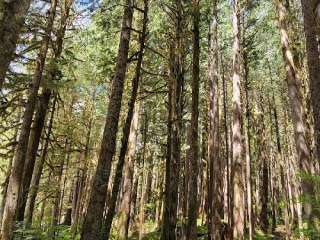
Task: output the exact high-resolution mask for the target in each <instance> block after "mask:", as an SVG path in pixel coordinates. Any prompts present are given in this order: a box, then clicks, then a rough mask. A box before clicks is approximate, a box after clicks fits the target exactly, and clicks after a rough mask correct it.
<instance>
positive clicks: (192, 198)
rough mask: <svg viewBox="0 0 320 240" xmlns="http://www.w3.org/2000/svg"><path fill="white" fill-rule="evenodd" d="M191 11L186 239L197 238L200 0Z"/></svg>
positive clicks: (196, 0)
mask: <svg viewBox="0 0 320 240" xmlns="http://www.w3.org/2000/svg"><path fill="white" fill-rule="evenodd" d="M192 11H193V62H192V115H191V128H190V132H191V133H190V136H191V140H190V142H191V144H190V157H189V161H190V162H189V166H190V170H191V171H190V175H189V176H190V183H189V197H188V202H189V204H188V207H189V209H188V227H187V239H191V240H192V239H197V216H198V196H197V193H198V172H199V157H198V156H199V154H198V151H199V146H198V129H199V127H198V125H199V124H198V118H199V84H200V65H199V64H200V62H199V61H200V32H199V31H200V30H199V21H200V2H199V1H198V0H193V1H192Z"/></svg>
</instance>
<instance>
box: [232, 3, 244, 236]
mask: <svg viewBox="0 0 320 240" xmlns="http://www.w3.org/2000/svg"><path fill="white" fill-rule="evenodd" d="M232 20H233V21H232V22H233V95H232V96H233V99H232V101H233V126H232V144H233V163H232V173H233V174H232V175H233V181H232V182H233V224H232V226H233V238H234V239H237V240H238V239H239V240H240V239H243V238H244V201H243V196H244V183H243V166H244V164H245V163H244V162H243V159H242V155H243V154H242V135H241V114H242V110H241V91H240V85H241V83H240V81H241V76H240V4H239V1H238V0H233V18H232Z"/></svg>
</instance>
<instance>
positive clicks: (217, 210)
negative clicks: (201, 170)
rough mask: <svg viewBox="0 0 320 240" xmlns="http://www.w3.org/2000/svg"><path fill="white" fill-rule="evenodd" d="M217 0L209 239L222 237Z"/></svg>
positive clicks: (211, 48) (211, 61)
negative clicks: (218, 137) (218, 139)
mask: <svg viewBox="0 0 320 240" xmlns="http://www.w3.org/2000/svg"><path fill="white" fill-rule="evenodd" d="M217 2H218V1H217V0H213V2H212V20H211V25H210V42H209V70H208V71H209V87H210V111H209V127H210V128H209V129H210V130H209V141H208V144H209V145H208V149H209V154H208V156H209V175H208V176H209V179H210V181H209V185H210V186H209V190H208V191H209V193H208V194H209V195H210V198H209V201H208V204H209V207H210V211H209V214H210V216H209V233H210V234H209V239H212V240H217V239H221V238H222V219H223V215H221V214H222V212H223V202H222V200H223V181H222V172H221V171H222V168H221V167H222V165H221V159H220V158H219V156H218V142H217V138H216V136H217V134H218V131H219V127H218V117H217V116H218V106H217V105H218V89H217V88H218V38H217V37H218V36H217V34H218V32H217V31H218V16H217Z"/></svg>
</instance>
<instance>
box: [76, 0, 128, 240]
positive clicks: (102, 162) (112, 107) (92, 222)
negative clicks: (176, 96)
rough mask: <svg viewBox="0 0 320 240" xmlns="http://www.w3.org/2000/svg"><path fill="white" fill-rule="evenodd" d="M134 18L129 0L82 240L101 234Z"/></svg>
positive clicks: (124, 16)
mask: <svg viewBox="0 0 320 240" xmlns="http://www.w3.org/2000/svg"><path fill="white" fill-rule="evenodd" d="M132 18H133V1H132V0H126V5H125V9H124V14H123V22H122V30H121V38H120V46H119V52H118V60H117V65H116V69H115V75H114V78H113V81H112V87H111V96H110V101H109V108H108V113H107V119H106V123H105V129H104V133H103V139H102V143H101V150H100V155H99V160H98V166H97V169H96V173H95V176H94V179H93V186H92V191H91V195H90V200H89V205H88V209H87V213H86V216H85V219H84V223H83V228H82V233H81V240H96V239H98V238H99V234H100V232H101V226H102V220H103V211H104V208H105V202H106V197H107V194H106V193H107V192H106V189H107V186H108V182H109V176H110V171H111V162H112V159H113V156H114V153H115V150H116V137H117V132H118V121H119V115H120V109H121V101H122V94H123V87H124V81H125V76H126V70H127V63H128V52H129V42H130V33H131V26H132Z"/></svg>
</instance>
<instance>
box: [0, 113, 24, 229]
mask: <svg viewBox="0 0 320 240" xmlns="http://www.w3.org/2000/svg"><path fill="white" fill-rule="evenodd" d="M21 114H22V112H21V108H20V109H19V111H18V114H17V122H20V120H21ZM18 131H19V128H16V129H15V132H14V137H13V141H14V142H16V141H17V137H18ZM15 149H16V144H12V156H11V157H10V160H9V163H8V166H7V172H6V175H5V180H4V182H3V183H2V199H1V205H0V228H1V223H2V216H3V211H4V208H5V204H6V196H7V190H8V185H9V179H10V175H11V168H12V162H13V158H14V152H15Z"/></svg>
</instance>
